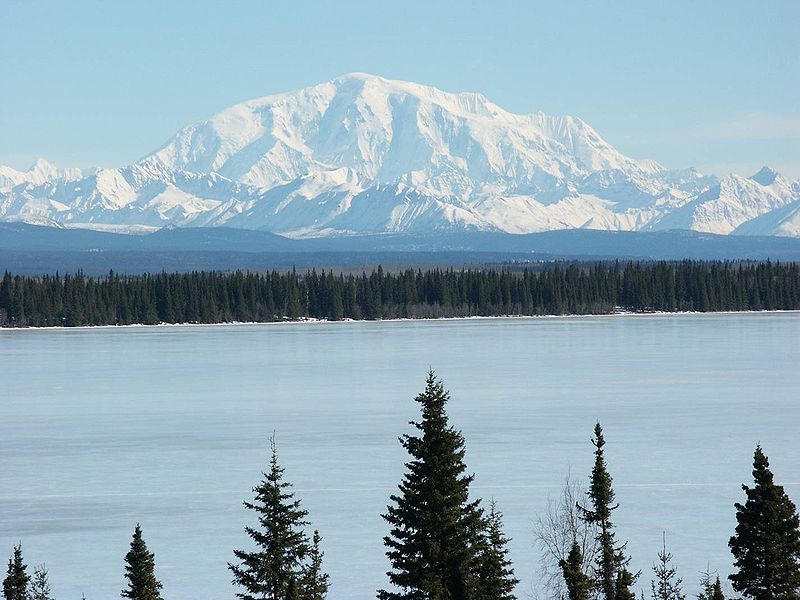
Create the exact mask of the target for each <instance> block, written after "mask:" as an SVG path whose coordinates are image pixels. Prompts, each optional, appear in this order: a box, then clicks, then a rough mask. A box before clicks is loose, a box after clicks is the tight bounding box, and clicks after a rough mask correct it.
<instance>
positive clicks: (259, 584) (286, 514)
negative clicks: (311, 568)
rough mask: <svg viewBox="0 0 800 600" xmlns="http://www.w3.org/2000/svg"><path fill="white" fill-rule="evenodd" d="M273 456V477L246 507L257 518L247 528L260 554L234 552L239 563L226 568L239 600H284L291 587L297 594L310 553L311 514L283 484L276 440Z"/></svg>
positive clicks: (265, 480)
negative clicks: (308, 533)
mask: <svg viewBox="0 0 800 600" xmlns="http://www.w3.org/2000/svg"><path fill="white" fill-rule="evenodd" d="M270 448H271V450H272V457H271V459H270V467H269V472H268V473H264V478H263V479H262V481H261V482H260V483H259V484H258V485H257V486H256V487H255V488H253V492H254V493H255V499H254V501H253V502H245V503H244V505H245V507H246V508H248V509H249V510H252V511H254V512H255V513H256V514H257V515H258V526H257V527H245V532H246V533H247V535H248V536H250V538H251V539H252V540H253V542H254V543H255V545H256V549H255V550H252V551H248V550H234V552H233V553H234V555H235V556H236V558H237V559H239V563H238V564H231V563H229V564H228V568H229V569H230V570H231V572H232V573H233V583H234V585H237V586H239V587H240V588H242V591H240V592H237V594H236V596H237V597H238V598H241V599H242V600H285V598H286V597H287V596H288V594H289V592H290V589H289V588H290V584H291V585H292V586H294V588H296V589H295V590H294V591H293V592H292V593H298V592H299V589H297V588H299V585H298V581H299V580H300V579H301V578H302V576H303V570H304V560H305V558H306V556H307V555H308V553H309V544H308V537H307V536H306V534H305V532H304V530H303V528H304V527H305V526H306V525H308V522H307V521H306V520H305V518H306V516H307V515H308V512H307V511H305V510H303V509H302V508H301V507H300V501H299V500H295V499H294V493H293V492H291V491H289V490H290V488H291V487H292V485H291V484H290V483H288V482H286V481H284V479H283V472H284V469H283V468H282V467H281V466H280V464H279V463H278V454H277V450H276V447H275V437H274V436H273V437H272V438H270Z"/></svg>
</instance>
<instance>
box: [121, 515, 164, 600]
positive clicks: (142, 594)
mask: <svg viewBox="0 0 800 600" xmlns="http://www.w3.org/2000/svg"><path fill="white" fill-rule="evenodd" d="M155 566H156V560H155V556H154V555H153V553H152V552H150V551H149V550H148V549H147V544H146V543H145V541H144V539H143V538H142V528H141V527H140V526H139V524H138V523H137V524H136V529H134V531H133V540H132V541H131V549H130V550H129V551H128V553H127V554H126V555H125V578H126V579H127V580H128V588H127V589H124V590H122V597H123V598H130V599H131V600H162V598H161V592H160V591H159V590H160V589H161V583H160V582H159V581H158V579H156V575H155Z"/></svg>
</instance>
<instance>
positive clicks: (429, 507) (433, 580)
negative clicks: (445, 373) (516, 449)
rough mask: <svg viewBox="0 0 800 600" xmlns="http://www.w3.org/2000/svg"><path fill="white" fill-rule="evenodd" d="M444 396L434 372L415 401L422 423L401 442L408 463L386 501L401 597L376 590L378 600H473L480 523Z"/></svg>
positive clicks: (389, 541) (388, 543) (393, 578)
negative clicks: (388, 502)
mask: <svg viewBox="0 0 800 600" xmlns="http://www.w3.org/2000/svg"><path fill="white" fill-rule="evenodd" d="M448 399H449V394H448V392H447V391H446V390H445V388H444V385H443V383H442V382H441V380H438V379H437V378H436V376H435V375H434V373H433V372H432V371H431V372H429V373H428V378H427V382H426V386H425V391H424V392H422V393H421V394H419V395H418V396H417V397H416V401H417V402H418V403H419V404H420V406H421V409H422V420H421V421H419V422H413V421H412V423H411V425H413V426H414V427H415V428H416V429H417V431H418V435H408V434H407V435H404V436H402V437H401V438H400V443H401V444H402V446H403V448H405V449H406V451H408V453H409V455H410V456H411V459H410V460H409V462H407V463H406V468H407V472H406V474H405V475H404V476H403V480H402V482H401V483H400V493H399V494H396V495H392V496H391V501H392V505H390V506H389V507H388V510H387V513H386V514H385V515H384V519H386V521H387V522H388V523H389V525H390V526H391V529H390V533H389V535H388V536H387V537H385V538H384V543H385V544H386V546H387V547H388V551H387V552H386V556H387V557H388V558H389V561H390V562H391V565H392V569H391V571H389V572H388V573H387V575H388V576H389V582H390V583H391V584H392V585H393V586H394V587H395V588H397V589H398V590H399V591H386V590H381V591H379V592H378V598H380V599H381V600H418V599H423V598H424V599H425V600H472V599H473V598H474V597H475V591H476V590H475V587H476V586H475V577H474V574H475V572H476V567H477V555H478V551H479V545H480V537H481V530H482V524H483V516H482V511H481V509H480V508H479V506H478V505H479V502H480V501H470V499H469V485H470V483H471V482H472V479H473V476H472V475H466V474H465V472H466V465H465V464H464V438H463V436H462V435H461V433H460V432H459V431H457V430H456V429H454V428H453V427H451V426H450V424H449V422H448V418H447V414H446V412H445V405H446V404H447V401H448Z"/></svg>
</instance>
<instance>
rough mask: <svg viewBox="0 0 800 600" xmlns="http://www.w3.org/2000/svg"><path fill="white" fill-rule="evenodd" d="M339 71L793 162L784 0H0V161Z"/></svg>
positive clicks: (742, 159) (797, 59) (123, 134)
mask: <svg viewBox="0 0 800 600" xmlns="http://www.w3.org/2000/svg"><path fill="white" fill-rule="evenodd" d="M351 71H364V72H368V73H373V74H376V75H381V76H384V77H388V78H393V79H405V80H410V81H416V82H419V83H424V84H429V85H434V86H436V87H439V88H442V89H444V90H447V91H454V92H455V91H477V92H482V93H483V94H485V95H486V96H487V97H489V98H490V99H491V100H493V101H494V102H496V103H497V104H499V105H500V106H503V107H504V108H506V109H508V110H511V111H513V112H519V113H526V112H534V111H537V110H542V111H544V112H547V113H552V114H570V115H575V116H578V117H581V118H582V119H584V120H585V121H587V122H588V123H589V124H591V125H592V126H593V127H594V128H595V129H597V130H598V131H599V132H600V134H601V135H602V136H603V137H604V138H605V139H606V140H608V141H609V142H610V143H612V144H614V145H615V146H617V148H618V149H620V150H621V151H622V152H624V153H626V154H628V155H630V156H632V157H634V158H652V159H655V160H657V161H659V162H661V163H662V164H664V165H666V166H668V167H684V166H691V165H693V166H696V167H698V168H700V169H701V170H704V171H707V172H716V173H724V172H727V171H735V172H739V173H742V174H745V175H749V174H751V173H752V172H754V171H755V170H757V169H758V167H760V166H761V165H762V164H769V165H771V166H773V167H775V168H777V169H778V170H780V171H783V172H785V173H787V174H788V175H791V176H792V177H800V1H798V0H772V1H767V0H758V1H752V2H741V1H733V0H719V1H715V2H711V1H702V0H695V1H692V2H684V1H682V0H681V1H678V0H670V1H669V2H655V1H648V0H638V1H635V2H624V1H620V0H614V1H600V0H596V1H589V0H587V1H575V2H565V1H561V2H559V1H556V0H552V1H550V2H547V3H542V2H530V1H524V0H518V1H516V2H507V1H503V0H492V1H487V0H482V1H480V2H472V1H470V0H460V1H458V2H455V1H450V2H440V1H437V0H426V1H417V0H402V1H395V2H383V1H381V0H372V1H360V0H358V1H350V0H337V1H327V0H319V1H317V2H304V1H299V0H295V1H293V2H291V1H289V0H284V1H283V2H273V1H270V0H260V1H239V0H228V1H224V2H223V1H220V2H203V1H200V0H194V1H183V0H162V1H148V0H136V1H135V2H133V1H123V0H106V1H104V2H100V1H97V2H95V1H90V0H73V1H70V2H66V1H64V0H59V1H40V0H0V164H9V165H11V166H14V167H17V168H21V167H26V168H27V166H29V164H30V163H31V162H32V161H33V160H34V159H35V158H37V157H40V156H41V157H45V158H48V159H49V160H51V161H53V162H55V163H56V164H58V165H60V166H118V165H123V164H126V163H129V162H131V161H133V160H135V159H137V158H139V157H140V156H142V155H144V154H146V153H147V152H149V151H151V150H153V149H155V148H156V147H158V146H159V145H161V144H162V143H163V142H164V141H166V139H167V138H169V137H170V136H171V135H172V134H173V133H174V132H175V131H176V130H178V129H179V128H180V127H182V126H184V125H186V124H189V123H191V122H194V121H197V120H200V119H203V118H205V117H208V116H210V115H211V114H213V113H215V112H217V111H219V110H220V109H223V108H225V107H227V106H230V105H231V104H234V103H236V102H239V101H242V100H246V99H249V98H255V97H259V96H265V95H268V94H271V93H275V92H282V91H288V90H292V89H296V88H299V87H304V86H306V85H311V84H315V83H320V82H322V81H326V80H329V79H332V78H333V77H335V76H337V75H341V74H343V73H347V72H351Z"/></svg>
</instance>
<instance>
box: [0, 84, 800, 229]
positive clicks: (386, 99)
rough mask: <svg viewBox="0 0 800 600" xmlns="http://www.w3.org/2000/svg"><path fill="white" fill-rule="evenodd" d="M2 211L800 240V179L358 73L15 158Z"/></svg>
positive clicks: (135, 223) (215, 222)
mask: <svg viewBox="0 0 800 600" xmlns="http://www.w3.org/2000/svg"><path fill="white" fill-rule="evenodd" d="M0 220H4V221H24V222H28V223H33V224H40V225H51V226H58V227H84V228H92V229H100V230H108V231H122V232H144V231H152V230H156V229H159V228H162V227H165V226H177V227H181V226H192V227H204V226H215V227H218V226H226V227H235V228H242V229H256V230H264V231H270V232H274V233H280V234H283V235H288V236H290V237H321V236H337V235H363V234H376V233H416V234H427V233H435V232H439V231H455V230H477V231H502V232H508V233H534V232H541V231H550V230H559V229H578V228H585V229H598V230H608V231H650V230H665V229H689V230H694V231H700V232H708V233H717V234H734V235H779V236H792V237H798V236H800V181H796V182H790V181H788V180H787V179H786V178H784V177H783V176H781V175H780V174H778V173H776V172H775V171H773V170H771V169H769V168H768V167H764V168H763V169H762V170H761V171H759V172H758V173H757V174H755V175H753V176H752V177H750V178H745V177H741V176H739V175H736V174H730V175H727V176H725V177H722V178H718V177H716V176H713V175H704V174H702V173H700V172H698V171H697V170H695V169H691V168H689V169H679V170H671V169H666V168H664V167H662V166H661V165H659V164H658V163H656V162H654V161H650V160H635V159H632V158H629V157H627V156H624V155H623V154H621V153H620V152H619V151H617V150H616V149H615V148H614V147H613V146H611V145H610V144H609V143H607V142H606V141H605V140H603V139H602V138H601V137H600V135H599V134H598V133H597V132H596V131H595V130H594V129H592V128H591V127H590V126H589V125H588V124H587V123H585V122H584V121H582V120H581V119H579V118H576V117H570V116H550V115H546V114H543V113H535V114H529V115H517V114H513V113H510V112H508V111H506V110H504V109H502V108H501V107H499V106H498V105H496V104H494V103H492V102H491V101H490V100H488V99H487V98H486V97H484V96H483V95H481V94H476V93H458V94H454V93H448V92H444V91H441V90H438V89H436V88H433V87H428V86H423V85H419V84H415V83H409V82H403V81H392V80H388V79H384V78H382V77H377V76H373V75H367V74H363V73H352V74H348V75H344V76H342V77H338V78H336V79H334V80H332V81H329V82H326V83H322V84H319V85H316V86H312V87H308V88H305V89H301V90H298V91H294V92H289V93H283V94H277V95H272V96H267V97H264V98H259V99H255V100H249V101H247V102H243V103H241V104H237V105H235V106H232V107H230V108H228V109H225V110H223V111H222V112H220V113H218V114H216V115H214V116H213V117H211V118H210V119H208V120H206V121H202V122H199V123H195V124H192V125H189V126H188V127H185V128H184V129H182V130H181V131H179V132H178V133H177V134H176V135H175V136H174V137H172V138H171V139H170V140H168V141H167V142H166V143H165V144H164V145H163V146H161V147H160V148H158V149H157V150H155V151H154V152H152V153H150V154H148V155H146V156H144V157H143V158H141V159H140V160H138V161H136V162H135V163H133V164H131V165H128V166H125V167H120V168H97V169H59V168H57V167H55V166H54V165H52V164H50V163H48V162H47V161H44V160H39V161H37V162H36V163H35V164H34V165H33V166H32V167H31V168H30V169H29V170H28V171H18V170H15V169H12V168H10V167H0Z"/></svg>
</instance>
